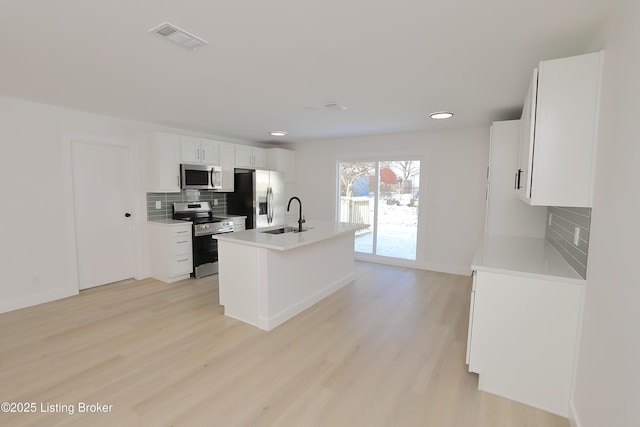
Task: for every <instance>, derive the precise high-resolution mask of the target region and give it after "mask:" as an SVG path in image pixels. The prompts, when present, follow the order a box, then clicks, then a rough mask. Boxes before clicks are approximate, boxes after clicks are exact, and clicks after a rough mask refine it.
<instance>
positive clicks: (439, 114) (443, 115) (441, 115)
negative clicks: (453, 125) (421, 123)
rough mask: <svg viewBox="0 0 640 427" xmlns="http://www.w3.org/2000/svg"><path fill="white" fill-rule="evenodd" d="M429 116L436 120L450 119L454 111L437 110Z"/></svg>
mask: <svg viewBox="0 0 640 427" xmlns="http://www.w3.org/2000/svg"><path fill="white" fill-rule="evenodd" d="M429 117H431V118H432V119H434V120H442V119H450V118H451V117H453V113H451V112H449V111H436V112H435V113H431V114H429Z"/></svg>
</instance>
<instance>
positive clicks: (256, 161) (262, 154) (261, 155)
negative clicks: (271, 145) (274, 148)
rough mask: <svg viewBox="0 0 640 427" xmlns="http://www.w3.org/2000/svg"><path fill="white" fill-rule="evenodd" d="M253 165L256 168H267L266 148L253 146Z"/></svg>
mask: <svg viewBox="0 0 640 427" xmlns="http://www.w3.org/2000/svg"><path fill="white" fill-rule="evenodd" d="M251 151H252V155H253V167H255V168H256V169H266V168H267V150H265V149H264V148H253V149H252V150H251Z"/></svg>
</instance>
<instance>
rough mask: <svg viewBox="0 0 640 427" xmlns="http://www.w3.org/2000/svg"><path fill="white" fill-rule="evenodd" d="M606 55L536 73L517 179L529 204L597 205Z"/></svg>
mask: <svg viewBox="0 0 640 427" xmlns="http://www.w3.org/2000/svg"><path fill="white" fill-rule="evenodd" d="M603 56H604V53H603V52H597V53H591V54H587V55H580V56H574V57H570V58H562V59H555V60H551V61H543V62H540V65H539V68H538V69H536V70H534V73H533V77H532V80H531V85H530V88H529V92H528V93H527V96H526V99H525V104H524V107H523V110H522V117H521V126H522V129H521V139H520V150H519V151H520V152H519V163H518V170H517V171H515V177H514V186H515V188H516V189H517V191H518V194H519V196H520V198H521V199H522V200H524V201H525V202H527V203H529V204H531V205H540V206H575V207H591V206H592V193H593V175H594V166H595V155H596V140H597V130H598V113H599V103H600V81H601V73H602V61H603Z"/></svg>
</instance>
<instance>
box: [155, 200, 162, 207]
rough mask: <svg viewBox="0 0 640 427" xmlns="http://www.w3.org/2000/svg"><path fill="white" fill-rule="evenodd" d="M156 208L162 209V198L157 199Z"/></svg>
mask: <svg viewBox="0 0 640 427" xmlns="http://www.w3.org/2000/svg"><path fill="white" fill-rule="evenodd" d="M156 209H162V202H161V201H160V200H157V201H156Z"/></svg>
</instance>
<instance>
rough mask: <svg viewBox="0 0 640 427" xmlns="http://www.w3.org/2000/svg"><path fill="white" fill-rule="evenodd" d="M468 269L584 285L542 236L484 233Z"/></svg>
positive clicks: (580, 278)
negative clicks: (486, 234) (481, 242)
mask: <svg viewBox="0 0 640 427" xmlns="http://www.w3.org/2000/svg"><path fill="white" fill-rule="evenodd" d="M471 269H472V270H476V271H488V272H493V273H505V274H512V275H518V276H525V277H533V278H538V279H549V280H556V281H557V280H559V281H563V282H569V283H575V284H579V285H584V284H585V283H586V280H585V279H583V278H582V277H581V276H580V275H579V274H578V273H577V272H576V271H575V270H574V269H573V268H571V266H570V265H569V264H568V263H567V262H566V261H565V260H564V259H563V258H562V256H561V255H560V254H559V253H558V251H556V249H555V248H554V247H553V246H551V244H550V243H549V242H547V241H546V240H545V239H543V238H532V237H510V236H491V235H489V236H487V237H486V238H485V241H484V243H483V245H481V247H480V249H479V250H478V252H477V253H476V255H475V256H474V258H473V261H472V263H471Z"/></svg>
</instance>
